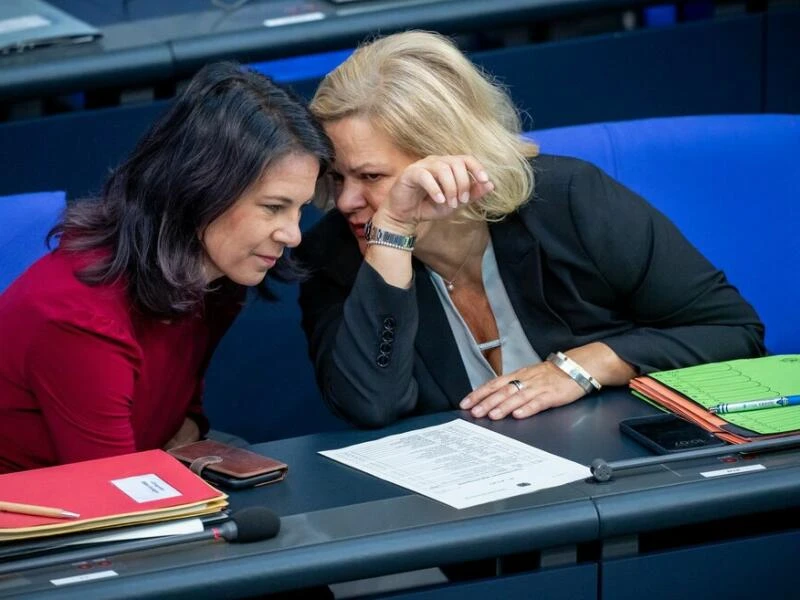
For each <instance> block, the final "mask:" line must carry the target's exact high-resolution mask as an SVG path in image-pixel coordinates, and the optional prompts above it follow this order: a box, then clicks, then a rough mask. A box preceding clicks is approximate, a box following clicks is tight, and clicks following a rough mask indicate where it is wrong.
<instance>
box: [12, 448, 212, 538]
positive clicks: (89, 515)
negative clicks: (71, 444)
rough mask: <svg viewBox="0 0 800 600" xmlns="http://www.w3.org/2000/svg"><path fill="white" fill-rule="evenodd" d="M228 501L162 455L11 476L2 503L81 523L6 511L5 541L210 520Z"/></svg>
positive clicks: (126, 456)
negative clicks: (60, 513)
mask: <svg viewBox="0 0 800 600" xmlns="http://www.w3.org/2000/svg"><path fill="white" fill-rule="evenodd" d="M114 482H117V483H116V484H115V483H114ZM137 498H138V501H137ZM226 499H227V496H226V495H225V494H224V493H222V492H220V491H219V490H217V489H215V488H214V487H212V486H211V485H209V484H208V483H206V482H205V481H203V480H202V479H201V478H200V477H198V476H197V475H195V474H194V473H192V472H191V471H190V470H189V469H187V468H186V467H185V466H184V465H182V464H181V463H180V462H179V461H178V460H176V459H175V458H173V457H172V456H170V455H169V454H167V453H166V452H164V451H162V450H148V451H146V452H136V453H133V454H124V455H121V456H112V457H108V458H100V459H96V460H88V461H84V462H78V463H72V464H67V465H59V466H55V467H46V468H43V469H32V470H29V471H20V472H17V473H9V474H5V475H0V500H3V501H6V502H18V503H22V504H33V505H40V506H49V507H56V508H60V509H63V510H67V511H71V512H75V513H78V514H79V515H80V518H78V519H60V518H53V517H39V516H32V515H24V514H17V513H11V512H2V511H0V541H3V540H12V539H21V538H29V537H39V536H44V535H55V534H60V533H71V532H75V531H82V530H89V529H100V528H106V527H115V526H120V525H130V524H136V523H149V522H154V521H164V520H168V519H177V518H182V517H188V516H196V515H202V514H210V513H214V512H218V511H219V510H221V509H222V508H224V507H225V506H227V501H226Z"/></svg>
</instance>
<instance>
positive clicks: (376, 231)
mask: <svg viewBox="0 0 800 600" xmlns="http://www.w3.org/2000/svg"><path fill="white" fill-rule="evenodd" d="M364 239H366V241H367V245H368V246H369V245H371V244H375V245H378V246H388V247H389V248H396V249H397V250H405V251H407V252H411V251H412V250H414V244H415V243H416V241H417V236H415V235H403V234H402V233H395V232H393V231H387V230H386V229H381V228H380V227H375V226H374V225H373V224H372V219H370V220H369V221H367V223H366V224H365V225H364Z"/></svg>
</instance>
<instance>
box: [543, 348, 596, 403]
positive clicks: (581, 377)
mask: <svg viewBox="0 0 800 600" xmlns="http://www.w3.org/2000/svg"><path fill="white" fill-rule="evenodd" d="M547 360H548V362H551V363H553V364H554V365H555V366H556V367H558V368H559V369H561V370H562V371H564V373H566V374H567V375H569V377H570V378H571V379H572V380H573V381H574V382H575V383H577V384H578V385H579V386H581V387H582V388H583V391H584V392H586V393H587V394H590V393H592V392H593V391H595V390H599V389H600V388H602V387H603V386H602V385H600V382H599V381H597V380H596V379H595V378H594V377H592V376H591V375H590V374H589V373H588V372H587V371H586V369H584V368H583V367H582V366H580V365H579V364H578V363H576V362H575V361H574V360H572V359H571V358H570V357H569V356H567V355H566V354H564V353H563V352H553V353H552V354H550V356H548V357H547Z"/></svg>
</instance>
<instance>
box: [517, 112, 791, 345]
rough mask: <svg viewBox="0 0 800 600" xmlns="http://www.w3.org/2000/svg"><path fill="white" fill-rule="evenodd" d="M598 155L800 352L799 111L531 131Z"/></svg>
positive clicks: (548, 141) (581, 153)
mask: <svg viewBox="0 0 800 600" xmlns="http://www.w3.org/2000/svg"><path fill="white" fill-rule="evenodd" d="M527 135H528V136H529V137H531V138H532V139H534V140H536V141H537V142H539V143H540V145H541V149H542V151H543V152H547V153H549V154H563V155H568V156H577V157H579V158H583V159H586V160H588V161H590V162H593V163H595V164H596V165H598V166H599V167H601V168H602V169H604V170H605V171H607V172H608V173H609V174H610V175H612V176H613V177H614V178H616V179H618V180H619V181H621V182H622V183H624V184H625V185H627V186H628V187H630V188H631V189H633V190H635V191H636V192H638V193H640V194H641V195H642V196H644V197H645V198H647V199H648V200H649V201H650V202H651V203H652V204H654V205H655V206H656V207H658V208H659V209H660V210H661V211H663V212H664V213H665V214H667V215H668V216H669V217H670V218H671V219H672V220H673V221H674V222H675V223H676V224H677V225H678V226H679V227H680V228H681V229H682V230H683V232H684V233H685V234H686V236H687V237H688V238H689V240H691V241H692V243H694V244H695V246H697V247H698V248H699V249H700V250H701V251H702V252H703V253H704V254H705V255H706V256H707V257H708V258H709V259H710V260H711V261H712V262H713V263H714V264H715V265H717V266H718V267H719V268H721V269H722V270H724V271H725V273H726V274H727V276H728V279H729V280H730V281H731V283H732V284H733V285H735V286H736V287H737V288H738V289H739V290H740V291H741V293H742V294H743V295H744V297H745V298H747V300H748V301H750V303H751V304H753V306H755V308H756V310H757V311H758V313H759V315H760V316H761V318H762V319H763V321H764V323H765V324H766V326H767V337H766V341H767V347H768V348H769V349H770V351H771V352H774V353H793V352H800V308H798V306H799V304H800V303H799V302H798V297H800V235H798V230H799V229H800V208H799V206H800V192H799V190H800V183H798V176H800V167H798V157H800V115H725V116H700V117H671V118H658V119H646V120H640V121H627V122H619V123H604V124H594V125H583V126H575V127H565V128H559V129H551V130H543V131H535V132H531V133H529V134H527Z"/></svg>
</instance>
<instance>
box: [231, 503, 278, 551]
mask: <svg viewBox="0 0 800 600" xmlns="http://www.w3.org/2000/svg"><path fill="white" fill-rule="evenodd" d="M231 520H232V521H233V522H234V523H235V524H236V530H237V535H236V538H235V539H233V540H231V541H235V542H240V543H243V544H247V543H248V542H259V541H261V540H268V539H269V538H273V537H275V536H276V535H278V532H279V531H280V530H281V520H280V517H278V515H276V514H275V513H274V512H272V511H271V510H270V509H268V508H264V507H263V506H249V507H247V508H243V509H241V510H237V511H236V512H235V513H233V514H232V515H231Z"/></svg>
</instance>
